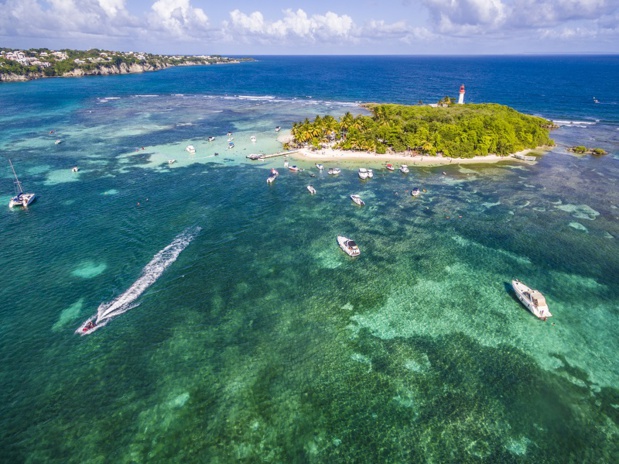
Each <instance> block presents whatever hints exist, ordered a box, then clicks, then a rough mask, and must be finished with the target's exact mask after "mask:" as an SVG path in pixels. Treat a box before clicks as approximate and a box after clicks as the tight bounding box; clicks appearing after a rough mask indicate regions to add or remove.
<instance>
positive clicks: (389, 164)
mask: <svg viewBox="0 0 619 464" xmlns="http://www.w3.org/2000/svg"><path fill="white" fill-rule="evenodd" d="M385 167H386V168H387V170H388V171H395V168H394V167H393V164H391V163H387V166H385Z"/></svg>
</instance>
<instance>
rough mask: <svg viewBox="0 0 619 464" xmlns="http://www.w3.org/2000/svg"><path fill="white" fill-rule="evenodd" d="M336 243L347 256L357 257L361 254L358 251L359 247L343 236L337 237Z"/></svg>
mask: <svg viewBox="0 0 619 464" xmlns="http://www.w3.org/2000/svg"><path fill="white" fill-rule="evenodd" d="M337 243H338V245H339V246H340V248H341V249H342V250H344V252H345V253H346V254H347V255H348V256H359V255H360V254H361V250H359V246H358V245H357V244H356V243H355V241H354V240H351V239H349V238H347V237H344V236H343V235H338V236H337Z"/></svg>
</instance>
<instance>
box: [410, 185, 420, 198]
mask: <svg viewBox="0 0 619 464" xmlns="http://www.w3.org/2000/svg"><path fill="white" fill-rule="evenodd" d="M411 195H412V196H414V197H417V196H419V188H417V187H415V188H414V189H413V190H411Z"/></svg>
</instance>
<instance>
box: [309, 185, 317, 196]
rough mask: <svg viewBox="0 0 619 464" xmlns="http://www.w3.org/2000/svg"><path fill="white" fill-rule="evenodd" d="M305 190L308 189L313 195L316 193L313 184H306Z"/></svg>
mask: <svg viewBox="0 0 619 464" xmlns="http://www.w3.org/2000/svg"><path fill="white" fill-rule="evenodd" d="M307 190H308V191H309V193H310V194H312V195H315V194H316V189H315V188H314V187H313V186H311V185H308V186H307Z"/></svg>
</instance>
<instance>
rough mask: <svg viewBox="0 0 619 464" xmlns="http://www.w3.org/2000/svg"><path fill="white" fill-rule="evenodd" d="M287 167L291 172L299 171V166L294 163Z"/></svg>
mask: <svg viewBox="0 0 619 464" xmlns="http://www.w3.org/2000/svg"><path fill="white" fill-rule="evenodd" d="M288 169H289V170H290V171H292V172H299V168H298V167H297V166H296V165H294V166H288Z"/></svg>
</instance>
